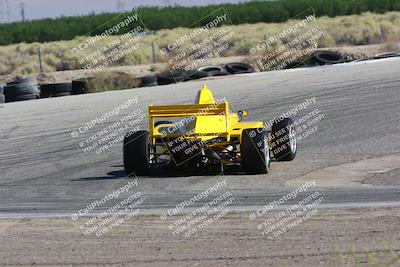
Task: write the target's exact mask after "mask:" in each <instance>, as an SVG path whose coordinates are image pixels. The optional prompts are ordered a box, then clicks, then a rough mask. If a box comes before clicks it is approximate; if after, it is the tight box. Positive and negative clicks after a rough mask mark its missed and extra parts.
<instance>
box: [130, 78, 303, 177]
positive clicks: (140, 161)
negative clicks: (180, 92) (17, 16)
mask: <svg viewBox="0 0 400 267" xmlns="http://www.w3.org/2000/svg"><path fill="white" fill-rule="evenodd" d="M148 112H149V131H137V132H129V133H127V134H126V136H125V138H124V143H123V157H124V167H125V172H126V173H127V175H133V174H134V175H141V176H142V175H150V174H151V172H152V170H155V169H158V170H163V169H164V168H165V169H172V170H175V169H176V170H177V169H180V170H190V171H194V170H204V169H207V167H214V168H215V167H216V168H218V170H220V171H221V172H223V171H224V169H225V168H227V167H229V166H230V167H236V168H237V169H238V170H239V171H243V172H245V173H246V174H265V173H268V171H269V170H270V164H271V159H275V160H276V161H289V160H293V159H294V158H295V156H296V152H297V143H296V137H295V127H294V123H293V121H292V119H290V118H282V119H281V120H277V121H276V122H274V123H273V124H272V126H271V127H270V128H271V129H270V130H268V131H267V129H266V127H265V124H264V122H262V121H243V120H242V119H243V117H245V116H247V112H246V111H239V112H238V113H232V112H230V110H229V104H228V102H227V101H226V100H225V99H223V100H215V99H214V96H213V94H212V92H211V91H210V90H209V89H208V88H207V86H205V85H204V86H203V88H202V89H201V90H200V91H199V92H198V93H197V96H196V99H195V104H193V105H164V106H153V105H150V106H149V110H148Z"/></svg>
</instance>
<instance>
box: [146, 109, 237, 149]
mask: <svg viewBox="0 0 400 267" xmlns="http://www.w3.org/2000/svg"><path fill="white" fill-rule="evenodd" d="M228 115H229V104H228V102H223V103H212V104H196V105H165V106H152V105H150V106H149V129H150V141H151V143H152V144H154V143H155V138H156V137H158V136H155V135H154V128H155V127H154V122H155V119H158V118H185V117H186V118H204V119H205V120H207V119H206V116H219V117H220V116H223V117H224V122H223V124H224V125H223V127H222V128H221V129H220V130H221V131H218V132H207V131H205V132H195V133H194V135H196V136H201V135H203V136H210V135H218V136H225V137H227V139H228V140H229V119H228ZM185 136H187V135H185Z"/></svg>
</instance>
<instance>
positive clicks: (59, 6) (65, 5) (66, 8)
mask: <svg viewBox="0 0 400 267" xmlns="http://www.w3.org/2000/svg"><path fill="white" fill-rule="evenodd" d="M244 1H246V0H151V1H145V0H87V1H85V0H0V23H5V22H11V21H18V20H22V15H21V5H23V7H24V8H23V9H24V11H25V18H26V19H27V20H32V19H40V18H54V17H60V16H75V15H86V14H88V13H90V12H92V11H94V12H95V13H101V12H117V11H119V10H120V9H123V10H130V9H132V8H134V7H137V6H168V5H175V4H177V5H180V6H193V5H209V4H220V3H237V2H244Z"/></svg>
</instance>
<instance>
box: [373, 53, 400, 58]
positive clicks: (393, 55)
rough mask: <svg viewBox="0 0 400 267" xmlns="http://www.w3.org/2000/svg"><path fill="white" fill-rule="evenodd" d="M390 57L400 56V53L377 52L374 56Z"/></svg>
mask: <svg viewBox="0 0 400 267" xmlns="http://www.w3.org/2000/svg"><path fill="white" fill-rule="evenodd" d="M389 57H400V53H398V52H386V53H381V54H377V55H375V56H374V59H382V58H389Z"/></svg>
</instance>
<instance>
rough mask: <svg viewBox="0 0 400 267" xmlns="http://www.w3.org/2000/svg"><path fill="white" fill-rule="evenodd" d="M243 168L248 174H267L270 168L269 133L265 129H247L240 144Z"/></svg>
mask: <svg viewBox="0 0 400 267" xmlns="http://www.w3.org/2000/svg"><path fill="white" fill-rule="evenodd" d="M240 155H241V165H242V169H243V171H244V172H245V173H246V174H266V173H268V172H269V170H270V164H271V157H270V154H269V147H268V140H267V133H266V131H265V130H264V129H246V130H243V133H242V142H241V144H240Z"/></svg>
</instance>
